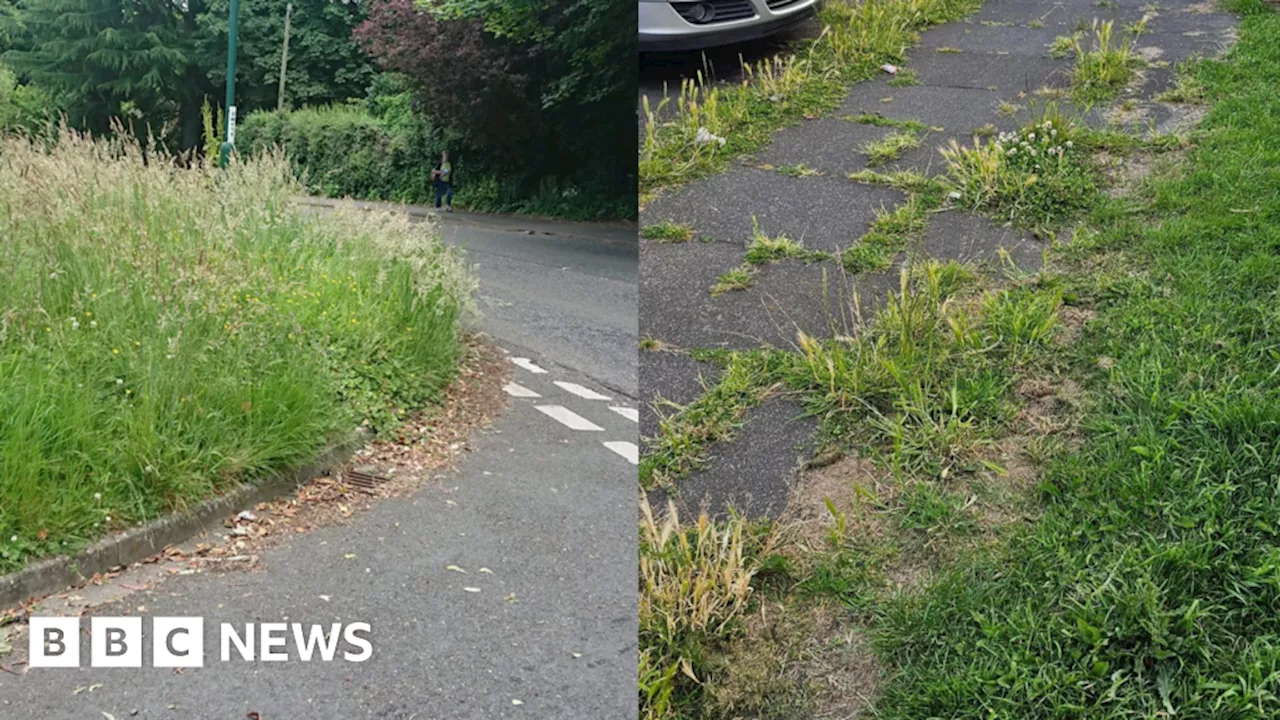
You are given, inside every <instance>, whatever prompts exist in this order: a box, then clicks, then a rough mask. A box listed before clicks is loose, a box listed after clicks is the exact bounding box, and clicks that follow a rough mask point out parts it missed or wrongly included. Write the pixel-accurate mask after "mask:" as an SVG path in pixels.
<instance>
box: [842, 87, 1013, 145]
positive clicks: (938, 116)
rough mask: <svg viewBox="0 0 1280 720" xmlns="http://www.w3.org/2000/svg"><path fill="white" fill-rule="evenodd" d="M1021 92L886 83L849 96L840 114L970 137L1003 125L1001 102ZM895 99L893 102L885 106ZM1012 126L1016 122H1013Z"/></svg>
mask: <svg viewBox="0 0 1280 720" xmlns="http://www.w3.org/2000/svg"><path fill="white" fill-rule="evenodd" d="M1016 95H1017V92H1016V91H1014V92H1007V93H1006V92H997V91H992V90H987V89H985V88H955V87H930V86H927V85H913V86H911V87H901V88H891V87H889V86H887V85H884V84H883V83H868V84H866V85H860V86H858V87H856V88H854V90H853V91H852V92H851V93H849V97H848V98H846V99H845V101H844V103H843V104H842V105H841V106H840V110H839V111H838V112H839V114H841V115H858V114H861V113H870V114H873V115H883V116H884V117H886V118H892V119H894V120H918V121H920V122H922V123H924V124H925V125H926V126H928V127H931V128H942V131H941V132H945V133H950V134H953V135H967V134H970V133H972V132H973V131H974V130H975V129H977V128H980V127H982V126H983V125H985V124H987V123H989V122H990V123H996V124H997V125H998V126H999V125H1000V124H1001V118H1000V116H999V114H998V112H997V108H998V107H999V105H1000V102H1001V101H1003V100H1008V99H1010V98H1014V97H1016ZM886 98H891V101H890V102H884V100H885V99H886ZM1010 123H1012V121H1010Z"/></svg>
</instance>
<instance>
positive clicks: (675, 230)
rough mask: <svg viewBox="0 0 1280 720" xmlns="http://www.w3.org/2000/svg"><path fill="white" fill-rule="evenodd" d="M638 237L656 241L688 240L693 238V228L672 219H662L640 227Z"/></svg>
mask: <svg viewBox="0 0 1280 720" xmlns="http://www.w3.org/2000/svg"><path fill="white" fill-rule="evenodd" d="M640 237H642V238H644V239H645V240H655V241H657V242H688V241H690V240H692V239H693V228H691V227H689V226H688V225H682V224H680V223H678V222H675V221H673V220H663V221H662V222H658V223H654V224H652V225H645V226H644V227H642V228H640Z"/></svg>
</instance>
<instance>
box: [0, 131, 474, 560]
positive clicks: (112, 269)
mask: <svg viewBox="0 0 1280 720" xmlns="http://www.w3.org/2000/svg"><path fill="white" fill-rule="evenodd" d="M298 192H299V188H298V186H297V184H296V183H295V181H294V180H293V179H292V176H291V173H290V168H289V166H288V164H287V163H286V162H285V161H284V159H283V158H281V157H278V156H270V155H269V156H264V157H261V158H259V159H256V160H252V161H249V162H245V163H236V164H234V165H233V166H232V167H231V168H230V169H229V170H227V171H226V172H220V171H216V170H212V169H208V170H205V169H181V168H180V167H179V166H178V164H177V163H175V162H173V159H171V158H167V157H164V156H163V154H162V153H160V152H159V151H157V150H155V149H148V157H147V162H145V163H144V162H143V158H142V152H141V150H140V148H138V147H136V146H131V145H129V144H127V143H125V142H123V141H118V142H110V143H108V142H92V141H89V140H86V139H84V138H80V137H77V136H74V135H72V134H68V133H63V134H62V135H61V136H60V137H58V138H57V142H56V144H55V145H54V146H53V148H52V149H51V150H49V151H47V152H46V151H45V150H43V149H42V148H37V147H35V146H33V145H31V144H30V143H28V142H26V141H23V140H19V139H15V138H7V139H4V140H3V141H0V198H3V203H0V224H3V225H4V227H5V228H6V230H5V242H4V243H3V244H0V266H3V267H4V268H5V271H6V282H5V283H3V285H0V537H3V538H4V539H5V542H4V544H3V550H0V572H7V571H11V570H15V569H18V568H20V567H21V566H23V565H24V564H25V563H26V562H27V561H29V560H30V559H32V558H37V557H41V556H45V555H50V554H55V553H62V552H68V551H72V550H75V549H77V548H78V547H80V546H83V545H84V544H86V543H88V542H90V541H92V540H93V539H95V538H96V537H98V536H100V535H102V534H103V533H105V532H108V531H110V530H113V529H119V528H124V527H128V526H130V525H132V524H135V523H138V522H141V521H145V520H148V519H151V518H154V517H156V516H157V515H159V514H161V513H164V512H166V511H171V510H174V509H180V508H183V507H185V506H187V505H189V504H191V503H193V502H196V501H198V500H201V499H204V498H207V497H209V496H211V495H215V494H217V493H218V492H220V491H222V490H225V489H226V488H228V487H230V486H232V485H233V484H235V483H238V482H242V481H253V479H254V478H255V477H258V476H260V475H261V474H263V473H269V472H272V471H275V470H279V469H282V468H285V467H288V466H291V465H295V464H298V463H301V462H305V461H307V460H309V459H310V458H311V457H313V455H314V454H315V453H316V452H317V451H318V450H320V449H321V448H322V447H323V446H324V445H325V444H326V443H328V442H330V441H333V440H336V439H339V438H345V437H347V436H349V435H350V434H351V433H352V432H353V431H354V430H355V428H356V427H357V426H358V425H361V424H367V425H369V426H371V427H373V428H374V429H376V430H379V431H382V430H385V429H389V428H393V427H394V426H395V425H396V424H397V423H398V422H399V421H400V419H401V418H403V417H404V416H405V415H406V414H408V413H410V412H412V411H414V410H415V409H420V408H423V407H425V406H428V405H429V404H430V403H432V402H433V401H434V400H435V399H436V398H437V397H439V394H440V393H441V391H442V390H443V389H444V388H445V387H446V386H447V385H448V383H449V382H450V381H451V379H452V378H453V375H454V372H455V368H456V363H457V360H458V354H459V343H458V337H457V321H458V317H459V314H460V313H462V312H464V311H465V310H466V309H467V308H468V307H469V304H470V294H471V290H472V287H473V281H472V280H471V278H470V276H469V274H468V273H467V271H466V269H465V268H464V266H463V265H462V264H461V262H460V260H459V258H458V257H457V256H456V254H455V253H454V252H453V251H451V250H449V249H448V248H446V246H444V244H443V243H441V242H440V240H439V237H438V234H437V232H436V231H435V229H434V228H433V226H431V225H430V224H415V225H410V224H409V223H408V222H407V220H405V219H403V218H395V217H392V216H381V215H371V214H361V213H358V212H356V213H350V214H343V213H335V214H325V215H323V216H314V215H303V214H299V213H298V212H297V211H296V210H295V209H294V208H293V207H292V206H291V205H290V201H289V198H290V197H291V196H292V195H295V194H297V193H298Z"/></svg>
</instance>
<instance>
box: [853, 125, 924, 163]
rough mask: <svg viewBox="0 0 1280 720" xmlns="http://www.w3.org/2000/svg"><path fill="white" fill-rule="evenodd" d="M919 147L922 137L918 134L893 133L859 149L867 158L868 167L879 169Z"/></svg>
mask: <svg viewBox="0 0 1280 720" xmlns="http://www.w3.org/2000/svg"><path fill="white" fill-rule="evenodd" d="M918 147H920V136H919V135H917V134H916V133H913V132H892V133H889V134H888V135H885V136H884V137H882V138H880V139H879V140H873V141H870V142H868V143H866V144H865V145H863V146H862V147H861V148H859V149H860V150H861V151H862V153H863V154H864V155H866V156H867V165H868V166H870V167H879V166H881V165H884V164H886V163H890V162H893V161H894V160H897V159H898V158H899V157H902V153H904V152H906V151H908V150H913V149H915V148H918Z"/></svg>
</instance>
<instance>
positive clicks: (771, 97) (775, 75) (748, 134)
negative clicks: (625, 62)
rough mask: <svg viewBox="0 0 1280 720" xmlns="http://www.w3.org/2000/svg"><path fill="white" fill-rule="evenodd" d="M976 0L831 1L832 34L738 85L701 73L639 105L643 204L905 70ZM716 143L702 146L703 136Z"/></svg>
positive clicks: (749, 70) (824, 14)
mask: <svg viewBox="0 0 1280 720" xmlns="http://www.w3.org/2000/svg"><path fill="white" fill-rule="evenodd" d="M980 4H981V2H980V0H869V1H868V2H856V1H854V0H834V1H833V2H830V3H826V4H825V5H824V6H823V7H822V9H821V11H820V17H819V19H820V20H821V22H822V24H823V25H824V27H826V31H825V32H823V33H822V34H821V36H820V37H818V38H816V39H813V40H806V41H803V42H802V43H800V44H798V45H797V46H796V50H795V53H794V54H792V55H787V56H784V57H776V58H772V59H770V60H764V61H760V62H759V63H756V64H753V65H748V66H746V67H744V80H743V82H741V83H737V84H733V85H727V84H719V83H716V82H713V81H711V80H709V79H708V78H706V77H704V76H703V75H701V74H699V75H698V76H697V77H696V78H693V79H690V80H686V81H685V82H683V83H682V84H681V87H680V88H679V89H678V91H677V92H676V93H675V94H674V95H672V96H670V97H664V98H663V100H661V101H660V102H659V104H658V105H657V106H651V105H650V104H649V102H648V100H647V98H646V99H644V100H642V111H643V114H644V115H643V116H644V134H643V137H642V138H641V143H640V150H639V174H640V182H639V190H640V194H641V197H642V198H650V197H652V195H653V193H654V192H656V191H658V190H660V189H662V188H666V187H671V186H674V185H679V184H681V183H684V182H688V181H689V180H693V179H695V178H698V177H702V176H705V175H707V174H709V173H714V172H717V171H719V170H721V169H722V168H724V167H725V166H726V163H727V162H728V161H729V160H730V159H732V158H734V157H738V156H740V155H743V154H746V153H750V152H753V151H755V150H757V149H759V148H760V147H763V146H764V145H765V143H767V142H768V140H769V138H770V137H771V136H772V134H773V133H774V132H775V131H776V130H778V129H780V128H782V127H786V126H788V125H793V124H795V123H798V122H800V121H802V120H804V119H805V118H807V117H813V116H816V115H820V114H823V113H826V112H828V111H830V110H832V109H833V108H835V107H837V106H838V105H839V103H840V101H841V100H843V98H844V96H845V94H846V91H847V89H848V86H849V85H850V84H851V83H854V82H857V81H860V80H865V79H867V78H870V77H873V76H875V75H876V74H877V73H879V72H881V71H880V69H879V68H880V66H881V65H883V64H884V63H894V64H900V63H901V62H902V59H903V57H904V55H905V52H906V50H907V48H908V47H909V46H910V45H911V44H912V43H914V42H915V40H916V38H917V37H918V33H919V31H920V30H921V29H923V28H925V27H928V26H930V25H935V24H938V23H941V22H946V21H948V20H953V19H956V18H959V17H963V16H964V15H967V14H968V13H970V12H972V11H973V10H975V9H976V8H977V7H978V6H979V5H980ZM708 133H709V134H710V135H712V136H715V137H717V138H723V139H724V142H723V143H720V142H719V141H709V142H708V141H700V140H699V137H700V136H701V137H702V138H704V139H706V138H707V134H708Z"/></svg>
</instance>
